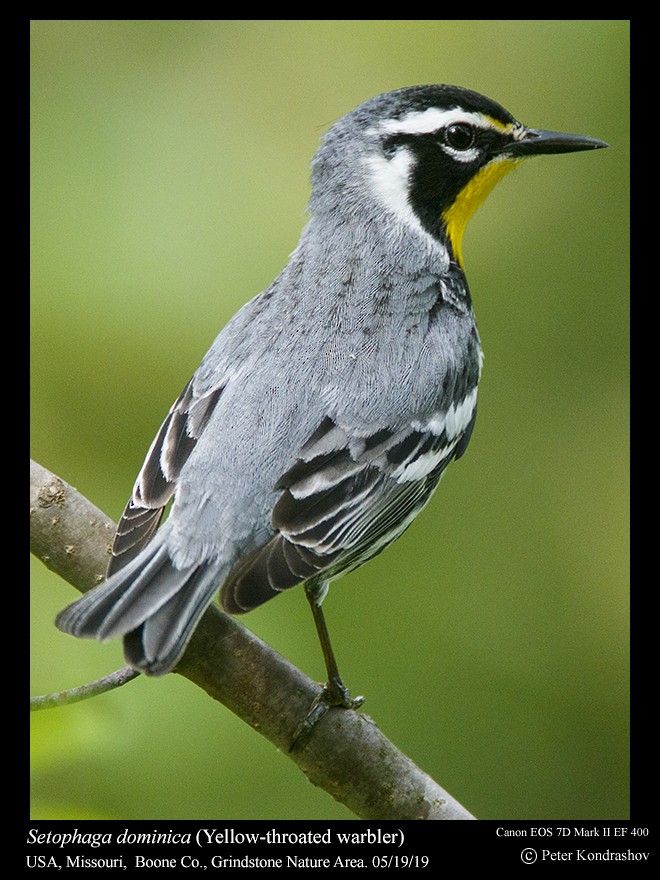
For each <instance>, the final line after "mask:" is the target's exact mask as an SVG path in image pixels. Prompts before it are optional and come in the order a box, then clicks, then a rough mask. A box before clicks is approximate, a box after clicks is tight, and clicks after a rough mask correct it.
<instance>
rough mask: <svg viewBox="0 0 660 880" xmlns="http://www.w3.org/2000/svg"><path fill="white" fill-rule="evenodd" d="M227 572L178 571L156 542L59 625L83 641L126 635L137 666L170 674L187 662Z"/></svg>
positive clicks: (211, 567)
mask: <svg viewBox="0 0 660 880" xmlns="http://www.w3.org/2000/svg"><path fill="white" fill-rule="evenodd" d="M224 568H225V566H224V565H222V564H221V563H217V562H212V563H206V564H204V565H200V566H189V567H187V568H181V569H179V568H175V567H174V565H173V564H172V562H171V560H170V557H169V553H168V552H167V550H166V548H165V546H164V545H163V544H160V543H159V542H155V541H153V542H152V543H151V544H149V545H148V547H147V548H146V549H145V550H144V551H143V552H142V553H140V554H139V556H137V557H136V558H135V559H133V560H131V561H130V562H129V563H127V564H126V565H125V566H124V567H123V568H121V569H119V570H118V571H117V572H115V573H114V574H113V575H112V576H111V577H109V578H108V580H106V581H104V582H103V583H102V584H99V586H98V587H95V588H94V589H93V590H90V591H89V592H88V593H86V594H85V595H84V596H83V597H82V598H81V599H79V600H78V601H77V602H74V603H73V604H72V605H69V606H68V607H67V608H65V609H64V610H63V611H62V612H60V614H59V615H58V616H57V619H56V621H55V624H56V626H57V627H58V629H61V630H62V631H63V632H66V633H70V634H71V635H73V636H77V637H78V638H96V639H99V640H101V641H105V640H107V639H111V638H114V637H117V636H123V637H124V653H125V656H126V659H127V661H128V662H129V663H130V664H131V666H134V667H135V668H136V669H139V670H140V671H141V672H144V673H146V674H147V675H164V674H165V673H166V672H169V671H170V670H171V669H172V668H173V667H174V666H175V665H176V663H177V661H178V660H179V658H180V657H181V655H182V653H183V651H184V649H185V647H186V645H187V643H188V640H189V638H190V636H191V635H192V633H193V630H194V629H195V626H196V624H197V622H198V621H199V619H200V617H201V616H202V614H203V613H204V611H205V609H206V607H207V606H208V605H209V603H210V602H211V600H212V598H213V594H214V593H215V591H216V589H217V587H218V585H219V583H220V582H221V580H222V575H223V573H224V572H223V569H224Z"/></svg>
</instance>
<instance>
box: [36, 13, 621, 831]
mask: <svg viewBox="0 0 660 880" xmlns="http://www.w3.org/2000/svg"><path fill="white" fill-rule="evenodd" d="M628 37H629V26H628V22H627V21H625V20H534V21H531V20H530V21H527V20H496V21H487V20H483V21H482V20H475V21H472V20H470V21H467V20H451V21H438V20H415V21H412V20H411V21H407V20H355V21H344V20H326V21H324V20H291V21H284V20H263V21H262V20H251V21H248V20H245V21H241V20H227V21H221V20H220V21H218V20H208V21H207V20H199V21H198V20H194V21H193V20H190V21H188V20H180V21H178V20H163V21H158V20H153V21H139V20H135V21H128V20H108V21H101V20H93V21H86V20H76V21H73V20H71V21H57V20H34V21H32V24H31V47H32V75H31V83H32V95H31V107H32V130H31V138H32V205H31V211H32V312H31V314H32V447H31V453H32V456H33V457H34V458H36V459H37V460H38V461H39V462H40V463H41V464H43V465H44V466H46V467H48V468H50V469H51V470H53V471H55V472H56V473H58V474H59V475H60V476H61V477H62V478H63V479H65V480H67V481H68V482H70V483H72V484H73V485H75V486H76V487H77V488H78V489H79V490H80V491H81V492H83V493H84V494H86V495H87V496H88V497H89V498H90V499H91V500H93V501H94V502H95V503H96V504H97V505H98V506H99V507H101V508H102V509H103V510H105V511H106V512H107V513H108V514H110V515H111V516H113V517H115V518H116V517H118V516H119V514H120V513H121V510H122V508H123V505H124V503H125V501H126V499H127V497H128V495H129V494H130V491H131V489H132V485H133V480H134V478H135V475H136V473H137V471H138V470H139V467H140V465H141V463H142V459H143V457H144V454H145V452H146V450H147V448H148V446H149V444H150V442H151V440H152V437H153V435H154V433H155V431H156V429H157V427H158V425H159V423H160V421H161V419H162V417H163V416H164V414H165V413H166V412H167V410H168V408H169V406H170V404H171V402H172V401H173V400H174V398H175V397H176V396H177V395H178V393H179V391H180V390H181V388H182V387H183V385H184V383H185V382H186V381H187V379H188V378H189V376H190V374H191V373H192V372H193V370H194V369H195V367H196V366H197V364H198V362H199V360H200V359H201V357H202V355H203V354H204V352H205V351H206V349H207V347H208V346H209V344H210V343H211V341H212V340H213V338H214V337H215V335H216V334H217V332H218V331H219V330H220V328H221V327H222V326H223V325H224V324H225V322H226V321H227V320H228V318H229V317H230V316H231V315H232V314H233V313H234V312H235V311H236V309H238V308H239V306H240V305H241V304H242V303H244V302H245V301H246V300H247V299H249V298H251V297H252V296H253V295H255V294H256V293H258V292H259V291H260V290H262V289H263V288H264V287H265V286H266V285H267V284H268V283H269V282H270V281H271V280H272V279H273V277H274V276H275V275H276V274H277V273H278V271H279V270H280V268H281V267H282V266H283V264H284V263H285V262H286V260H287V257H288V255H289V253H290V252H291V251H292V250H293V248H294V247H295V245H296V242H297V239H298V235H299V232H300V229H301V227H302V225H303V223H304V221H305V209H306V202H307V198H308V195H309V162H310V159H311V157H312V154H313V153H314V150H315V148H316V146H317V144H318V140H319V137H320V135H321V134H322V132H323V131H324V130H325V129H326V128H327V127H328V126H329V125H330V124H331V123H332V121H333V120H335V119H336V118H338V117H339V116H341V115H342V114H344V113H345V112H347V111H349V110H351V109H352V108H353V107H354V106H355V105H357V104H358V103H360V102H361V101H362V100H364V99H366V98H368V97H370V96H371V95H374V94H377V93H379V92H383V91H388V90H390V89H394V88H398V87H401V86H405V85H411V84H416V83H427V82H450V83H456V84H459V85H464V86H468V87H470V88H473V89H476V90H477V91H481V92H483V93H484V94H486V95H488V96H489V97H492V98H494V99H495V100H497V101H499V102H501V103H502V104H504V106H506V107H507V108H508V109H509V110H511V112H512V113H513V114H514V115H516V116H517V117H518V118H519V119H520V120H522V121H523V122H525V123H527V124H528V125H531V126H536V127H540V128H555V129H561V130H565V131H570V132H577V133H582V134H588V135H592V136H595V137H599V138H602V139H604V140H606V141H608V142H609V143H610V144H611V149H609V150H607V151H602V152H599V153H593V154H584V153H583V154H575V155H570V156H557V157H548V158H545V159H534V160H533V161H530V162H528V163H526V164H525V165H524V167H523V168H522V170H520V171H518V172H516V173H515V174H513V175H510V176H509V177H508V178H507V179H506V180H505V181H504V183H503V184H502V185H501V186H500V187H499V188H498V189H497V190H496V191H495V192H494V193H493V195H491V196H490V198H489V200H488V202H487V203H486V205H485V206H484V207H483V208H482V209H481V210H480V212H479V213H478V214H477V216H476V218H475V219H473V221H472V223H471V226H470V228H469V229H468V233H467V235H466V240H465V247H464V250H465V259H466V264H467V272H468V277H469V280H470V285H471V289H472V294H473V298H474V302H475V309H476V313H477V318H478V321H479V329H480V332H481V336H482V341H483V345H484V349H485V352H486V361H485V368H484V375H483V381H482V386H481V391H480V401H479V420H478V425H477V429H476V431H475V435H474V437H473V439H472V442H471V445H470V449H469V453H468V454H467V456H466V457H465V458H464V459H462V460H461V461H460V462H459V463H457V464H455V465H454V466H452V468H450V470H449V472H448V474H447V476H446V477H445V479H444V480H443V483H442V486H441V489H440V491H439V492H438V493H437V495H436V496H435V498H434V500H433V502H432V503H431V504H430V506H429V507H428V508H427V509H426V511H425V513H424V514H423V516H422V517H421V518H420V519H419V520H418V521H417V523H416V524H415V525H414V526H413V528H411V529H410V530H409V531H408V532H407V534H406V535H405V537H404V538H402V539H401V540H400V541H399V542H398V543H397V544H396V545H394V546H393V547H392V548H390V549H389V550H388V551H387V552H386V553H385V554H383V555H381V556H380V557H378V558H377V559H375V560H374V561H372V562H371V563H370V564H369V565H368V566H366V567H363V568H362V569H361V570H360V571H358V572H356V573H354V574H353V575H351V576H349V577H348V578H346V579H344V580H343V581H340V582H338V583H337V584H336V585H335V586H334V588H333V590H332V591H331V594H330V596H329V598H328V600H327V602H326V606H325V607H326V612H327V615H328V618H329V624H330V627H331V632H332V634H333V639H334V643H335V648H336V651H337V654H338V657H339V661H340V667H341V669H342V672H343V675H344V677H345V679H346V681H347V682H348V684H349V686H350V687H351V689H352V690H353V691H354V692H356V693H364V694H366V695H367V701H366V703H365V707H364V711H365V712H367V713H368V714H369V715H371V716H372V717H373V718H374V719H375V721H376V722H377V723H378V724H379V726H380V727H381V728H382V730H383V731H384V732H385V733H386V735H387V736H389V737H390V738H391V739H392V740H393V741H394V742H395V743H396V744H397V745H398V746H399V747H400V748H401V749H402V750H403V751H404V752H406V753H407V754H408V755H410V757H411V758H412V759H413V760H415V761H416V762H417V763H418V764H419V765H421V767H422V768H423V769H424V770H426V771H427V772H428V773H430V774H431V775H432V776H433V777H435V778H436V779H437V780H438V781H439V782H440V783H441V784H442V785H443V786H444V787H445V788H447V789H448V790H449V791H450V792H451V793H452V794H453V795H454V796H455V797H456V798H457V799H458V800H459V801H461V802H462V803H463V804H464V805H465V806H466V807H467V808H468V809H470V810H471V811H473V812H474V813H475V814H476V815H477V816H478V817H480V818H483V819H487V818H508V819H524V818H571V817H572V818H582V819H588V818H603V819H605V818H625V817H626V816H628V814H629V776H628V770H629V738H628V734H629V723H628V722H629V716H628V709H629V706H628V694H629V679H628V672H629V663H628V658H629V644H628V525H627V523H628V240H627V235H628V164H627V163H628V85H629V83H628V72H629V66H628V51H629V46H628ZM75 595H76V594H75V593H74V590H73V588H72V587H70V586H69V585H67V584H66V583H64V582H63V581H61V580H59V579H58V578H57V577H55V576H54V575H51V574H50V573H49V572H48V571H47V570H46V569H45V568H44V567H43V566H42V565H41V564H40V563H38V562H35V561H33V562H32V606H31V618H32V630H31V688H32V693H45V692H49V691H53V690H59V689H61V688H64V687H71V686H73V685H76V684H81V683H83V682H86V681H88V680H91V679H93V678H95V677H98V676H100V675H103V674H105V673H107V672H110V671H111V670H112V669H115V668H117V667H118V666H119V665H121V664H122V662H123V659H122V657H121V650H120V645H119V644H110V645H105V646H100V645H98V644H96V643H88V642H80V641H75V640H73V639H71V638H70V637H67V636H65V635H62V634H60V633H59V632H57V631H56V630H55V628H54V626H53V618H54V616H55V614H56V612H57V611H58V610H59V609H60V608H62V607H63V606H64V605H65V604H67V603H68V602H69V601H71V600H72V599H73V598H75ZM243 622H244V623H245V624H246V625H247V626H248V627H250V628H251V629H253V630H254V631H255V632H256V633H257V634H258V635H259V636H260V637H261V638H263V639H264V640H265V641H267V642H268V643H270V644H271V645H273V647H275V648H276V649H277V650H278V651H280V652H281V653H282V654H284V655H285V656H286V657H287V658H289V659H290V660H291V661H293V662H294V663H296V664H297V665H299V666H300V667H301V668H302V669H304V670H305V671H306V672H307V673H308V674H310V675H312V676H313V677H316V678H317V679H319V680H322V678H323V675H324V671H323V666H322V661H321V655H320V651H319V648H318V644H317V641H316V636H315V632H314V627H313V624H312V620H311V616H310V614H309V610H308V608H307V603H306V601H305V599H304V596H303V594H302V592H301V591H297V590H293V591H291V592H290V593H288V594H286V595H284V596H282V597H281V598H280V599H278V600H276V601H274V602H272V603H270V604H268V605H266V606H264V607H263V608H261V609H259V610H258V611H256V612H253V613H252V614H251V615H249V616H248V617H245V618H243ZM31 728H32V794H31V805H32V807H31V808H32V817H33V818H36V819H47V818H75V819H84V818H94V817H100V818H118V819H139V818H143V819H158V818H162V819H177V818H193V819H200V818H227V819H240V818H259V819H276V818H280V819H286V818H295V819H302V818H309V819H330V818H333V817H335V818H350V817H351V814H349V813H348V811H347V810H346V809H345V808H344V807H342V806H341V805H339V804H337V803H335V801H334V800H332V798H330V797H329V796H328V795H327V794H326V793H325V792H323V791H320V790H318V789H316V788H314V787H313V786H312V785H311V784H310V783H308V782H307V780H306V778H305V777H304V776H303V775H302V774H301V773H300V772H299V771H298V770H297V769H296V767H295V766H294V765H293V764H292V763H291V762H290V761H289V760H288V759H287V758H286V757H285V756H283V755H281V754H279V753H278V752H277V751H276V750H275V749H274V748H273V747H272V746H271V745H270V744H269V743H268V742H266V741H265V740H263V739H262V738H261V737H260V736H259V735H258V734H256V733H255V732H254V731H253V730H251V729H249V728H248V727H247V726H246V725H244V724H243V723H242V722H241V721H239V720H238V719H237V718H235V717H234V716H232V715H231V714H230V713H229V712H228V711H227V710H225V709H224V708H223V707H222V706H220V705H218V704H216V703H214V702H212V701H211V700H210V699H209V698H208V697H207V696H206V695H205V694H204V693H202V692H201V691H199V690H197V689H196V688H195V687H194V686H193V685H191V684H190V683H189V682H187V681H185V680H183V679H180V678H179V677H178V676H176V675H169V676H167V677H166V678H164V679H160V680H146V679H139V680H137V681H136V682H133V683H131V684H130V685H128V686H126V687H125V688H122V689H120V690H119V691H116V692H114V693H112V694H109V695H106V696H103V697H99V698H96V699H94V700H91V701H88V702H85V703H80V704H77V705H74V706H71V707H69V708H63V709H57V710H52V711H49V712H40V713H34V714H33V715H32V716H31Z"/></svg>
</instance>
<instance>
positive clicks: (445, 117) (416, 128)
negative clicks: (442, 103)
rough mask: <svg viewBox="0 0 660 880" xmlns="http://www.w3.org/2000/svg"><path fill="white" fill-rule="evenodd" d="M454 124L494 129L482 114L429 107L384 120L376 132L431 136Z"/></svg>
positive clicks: (491, 123) (456, 109)
mask: <svg viewBox="0 0 660 880" xmlns="http://www.w3.org/2000/svg"><path fill="white" fill-rule="evenodd" d="M455 122H467V123H468V124H469V125H474V126H476V127H477V128H484V129H488V128H495V127H496V126H494V125H493V122H492V120H490V119H488V117H487V116H484V115H483V114H482V113H468V112H467V111H465V110H461V109H460V107H453V108H452V109H450V110H440V109H439V108H438V107H429V108H428V109H427V110H412V111H411V112H410V113H407V114H406V115H405V116H402V117H401V118H400V119H385V120H383V121H382V122H381V123H380V124H379V126H378V130H379V131H381V132H384V133H386V134H431V132H434V131H438V130H439V129H441V128H445V127H446V126H447V125H452V124H453V123H455Z"/></svg>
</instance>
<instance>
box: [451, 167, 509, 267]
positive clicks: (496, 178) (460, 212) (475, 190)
mask: <svg viewBox="0 0 660 880" xmlns="http://www.w3.org/2000/svg"><path fill="white" fill-rule="evenodd" d="M521 161H522V160H521V159H510V158H506V157H505V158H502V159H494V160H493V161H492V162H490V163H489V164H488V165H486V166H485V167H484V168H482V169H481V170H480V171H478V172H477V173H476V174H475V176H474V177H473V178H472V180H470V181H469V182H468V183H467V184H466V185H465V186H464V187H463V189H462V190H461V191H460V192H459V194H458V195H457V196H456V199H455V200H454V203H453V204H452V205H451V207H449V208H447V210H446V211H445V212H444V213H443V215H442V219H443V221H444V224H445V229H446V230H447V235H448V236H449V241H450V242H451V246H452V250H453V251H454V256H455V257H456V259H457V260H458V264H459V266H460V267H461V268H463V234H464V232H465V227H466V226H467V224H468V220H469V219H470V217H471V216H472V215H473V214H474V212H475V211H476V210H477V208H478V207H479V205H481V204H482V203H483V202H484V201H485V200H486V197H487V196H488V195H489V193H490V192H492V190H493V189H494V188H495V186H496V184H498V183H499V182H500V180H502V178H503V177H504V175H505V174H508V173H509V171H511V170H512V169H513V168H515V167H516V165H518V163H519V162H521Z"/></svg>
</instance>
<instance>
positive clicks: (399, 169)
mask: <svg viewBox="0 0 660 880" xmlns="http://www.w3.org/2000/svg"><path fill="white" fill-rule="evenodd" d="M365 164H366V165H367V168H368V169H369V180H370V183H371V188H372V191H373V194H374V195H375V196H376V198H377V199H378V201H379V202H380V203H381V204H382V205H383V206H384V207H385V208H387V209H388V210H389V211H391V212H392V213H393V214H395V215H396V216H397V217H398V218H399V219H400V220H403V221H404V223H406V224H407V225H408V226H412V227H413V228H414V229H416V230H417V231H418V232H423V231H424V230H423V228H422V224H421V223H420V222H419V220H418V219H417V216H416V214H415V212H414V211H413V209H412V208H411V206H410V202H409V200H408V193H409V191H410V177H411V173H412V169H413V167H414V165H415V158H414V156H413V155H412V153H411V152H410V150H407V149H406V148H405V147H402V148H401V149H399V150H397V151H396V153H394V155H393V156H391V158H387V157H386V156H382V155H373V156H368V157H367V158H366V159H365ZM425 234H426V233H425Z"/></svg>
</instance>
